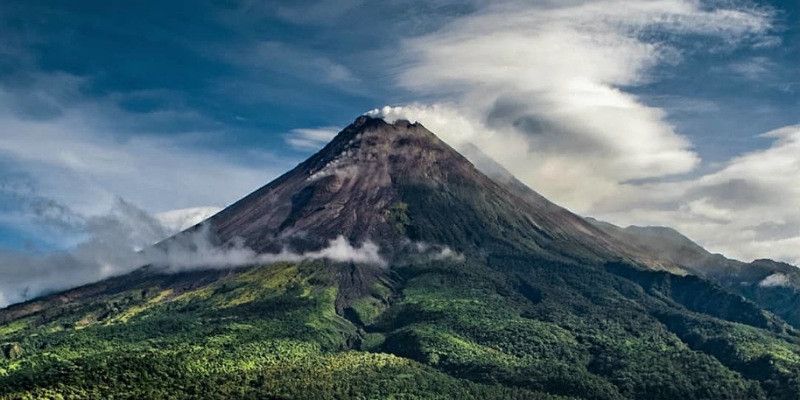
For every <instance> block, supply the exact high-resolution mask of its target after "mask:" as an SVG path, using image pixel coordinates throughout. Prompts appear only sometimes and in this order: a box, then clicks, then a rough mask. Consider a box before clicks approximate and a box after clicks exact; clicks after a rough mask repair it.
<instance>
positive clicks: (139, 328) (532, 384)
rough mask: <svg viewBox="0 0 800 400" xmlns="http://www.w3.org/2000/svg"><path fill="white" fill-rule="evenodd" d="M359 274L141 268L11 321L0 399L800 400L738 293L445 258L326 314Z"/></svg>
mask: <svg viewBox="0 0 800 400" xmlns="http://www.w3.org/2000/svg"><path fill="white" fill-rule="evenodd" d="M353 271H354V269H353V266H351V265H344V264H331V263H324V262H305V263H301V264H276V265H271V266H263V267H258V268H250V269H245V270H240V271H235V272H231V273H224V274H221V273H220V272H219V271H213V272H208V274H211V275H213V277H214V279H207V280H206V281H207V282H205V283H204V284H202V285H199V286H197V285H195V286H188V287H187V286H185V285H184V284H183V282H184V280H181V279H179V278H176V277H174V276H164V275H158V274H142V276H140V277H139V278H138V279H135V280H133V281H134V282H135V284H133V285H130V286H129V287H127V288H126V289H125V290H120V291H117V292H113V293H111V294H108V295H104V296H95V297H92V298H90V299H85V300H82V301H79V302H76V303H74V304H72V305H71V306H70V308H69V309H67V310H64V311H63V312H52V311H51V312H50V313H37V314H34V315H31V316H28V317H25V318H23V319H18V320H14V321H10V322H7V323H5V324H4V325H3V326H2V327H0V342H1V343H6V347H8V346H9V345H12V344H13V347H14V349H16V351H14V352H6V353H5V356H4V357H2V358H0V398H9V399H12V398H13V399H16V398H30V399H40V398H54V399H55V398H196V397H203V398H225V399H227V398H476V399H485V398H547V396H548V395H546V394H545V393H547V394H551V395H556V396H564V397H578V398H591V399H623V398H648V399H659V398H661V399H674V398H731V399H733V398H742V399H745V398H747V399H753V398H785V399H796V398H797V397H798V395H799V394H800V382H798V376H800V345H798V338H797V336H796V334H795V333H794V331H793V330H791V329H790V328H789V327H787V326H786V325H785V324H782V323H781V322H780V321H779V320H777V319H775V318H774V317H772V316H771V315H769V314H767V313H764V312H762V311H760V310H758V309H757V308H755V307H754V306H753V305H752V304H750V303H748V302H746V301H744V300H742V299H741V298H740V297H738V296H733V295H730V297H728V299H729V302H728V303H725V301H726V300H725V299H726V297H724V296H722V295H721V294H720V293H717V294H715V295H714V296H718V297H716V298H719V299H722V300H718V301H719V302H722V303H725V304H722V303H720V304H715V305H714V309H713V310H710V309H709V310H694V311H693V310H692V309H693V308H696V307H698V305H697V304H696V303H695V302H694V299H692V298H691V296H690V295H689V294H687V293H700V294H701V295H708V293H705V294H703V293H704V292H703V291H700V290H698V288H694V287H691V288H690V289H686V290H685V291H686V293H683V292H682V291H684V289H682V287H684V286H686V285H689V286H691V285H704V286H705V289H706V290H708V291H715V290H717V291H720V290H721V289H719V288H716V287H714V286H711V285H709V284H706V283H705V282H703V281H700V280H697V281H692V282H688V283H687V282H686V280H687V279H688V280H691V279H693V278H691V277H690V278H681V277H676V276H671V275H668V274H666V273H656V272H647V271H641V270H637V269H635V268H633V267H630V266H626V265H621V264H620V265H606V266H603V267H588V266H578V265H568V264H564V265H558V264H553V263H542V262H536V261H534V260H529V261H526V260H524V259H515V260H512V259H503V258H495V259H489V260H487V261H485V262H475V261H456V260H449V261H448V260H441V261H434V262H426V263H410V264H407V265H404V266H400V267H398V268H397V269H396V270H395V271H394V272H392V273H388V274H387V275H386V277H385V278H382V279H374V280H371V283H370V285H369V287H367V288H366V290H365V291H363V292H362V293H361V294H360V295H359V296H358V297H357V298H355V299H354V300H352V301H348V302H344V303H341V302H340V304H339V305H337V299H338V300H341V294H340V293H339V291H340V289H341V285H342V282H344V281H343V280H342V279H341V278H342V277H343V276H346V275H348V274H350V273H352V272H353ZM197 274H198V273H195V275H197ZM362 274H364V275H366V273H364V272H362ZM197 280H198V278H197V277H196V276H195V277H193V278H192V281H195V282H196V281H197ZM129 281H130V280H129ZM201 281H202V280H201ZM723 294H724V293H723ZM697 311H700V312H697ZM713 314H716V315H713ZM759 316H760V318H759ZM737 320H738V322H733V321H737ZM9 348H10V347H9Z"/></svg>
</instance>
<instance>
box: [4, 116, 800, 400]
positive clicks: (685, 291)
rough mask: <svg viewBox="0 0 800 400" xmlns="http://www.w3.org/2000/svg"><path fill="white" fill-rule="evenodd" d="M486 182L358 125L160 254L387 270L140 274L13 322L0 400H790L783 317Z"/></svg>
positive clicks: (796, 390)
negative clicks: (199, 239) (373, 257)
mask: <svg viewBox="0 0 800 400" xmlns="http://www.w3.org/2000/svg"><path fill="white" fill-rule="evenodd" d="M512 178H513V177H512ZM495 179H496V180H493V179H492V178H491V177H489V176H487V175H486V174H484V173H481V172H480V171H479V170H478V169H476V168H475V166H474V165H473V164H472V163H471V162H469V161H468V160H467V159H466V158H465V157H463V156H462V155H461V154H459V153H458V152H456V151H455V150H453V149H452V148H450V146H448V145H446V144H445V143H444V142H442V141H440V140H439V139H438V138H436V136H435V135H434V134H433V133H431V132H430V131H428V130H427V129H425V128H424V127H423V126H421V125H420V124H412V123H410V122H408V121H395V122H394V123H391V124H390V123H387V122H386V121H383V120H378V119H374V118H368V117H359V118H358V119H357V120H356V121H355V122H354V124H352V125H351V126H349V127H347V128H345V129H344V130H343V131H342V132H340V134H339V135H337V137H336V138H334V140H333V141H332V142H331V143H330V144H329V145H327V146H326V147H325V148H323V149H322V150H321V151H320V152H318V153H317V154H315V155H314V156H312V157H311V158H309V159H308V160H307V161H305V162H303V163H301V164H300V165H298V166H297V167H295V168H294V169H292V170H291V171H289V172H287V173H286V174H284V175H282V176H281V177H279V178H277V179H276V180H274V181H273V182H270V183H268V184H267V185H265V186H264V187H262V188H260V189H258V190H256V191H254V192H253V193H252V194H250V195H248V196H246V197H245V198H243V199H242V200H240V201H239V202H236V203H234V204H233V205H231V206H230V207H228V208H226V209H225V210H223V211H221V212H220V213H217V214H216V215H214V216H213V217H211V219H210V220H209V221H208V222H207V223H206V224H205V225H202V226H201V225H198V226H195V227H193V228H190V229H189V230H187V231H185V232H184V233H182V234H179V235H177V236H174V237H173V238H171V239H169V240H166V241H163V242H161V243H160V244H159V246H162V247H168V246H170V245H171V244H172V243H175V242H180V241H182V240H183V239H186V238H187V237H188V238H191V237H192V236H191V235H193V234H196V233H198V232H208V233H209V235H211V237H210V238H209V240H210V241H211V242H212V243H213V244H214V245H216V246H219V248H221V249H225V248H239V247H238V246H246V247H247V248H252V250H253V251H254V252H258V253H265V254H268V253H274V252H277V251H280V250H282V249H289V250H291V251H294V252H298V253H305V252H306V251H311V252H314V251H319V249H321V248H323V247H324V246H326V245H328V243H329V241H330V239H332V238H335V237H339V236H342V237H343V238H345V239H344V240H347V241H349V242H351V243H356V244H358V243H366V241H371V242H374V243H376V244H377V245H379V246H380V248H381V249H382V252H381V255H382V256H383V257H385V259H386V262H385V263H384V264H380V265H379V264H376V263H365V262H360V261H357V260H355V259H338V260H337V259H334V258H331V257H319V258H299V259H291V260H285V261H277V262H269V263H266V262H264V263H260V262H254V263H252V264H251V265H242V266H240V267H239V268H219V267H217V268H212V267H213V266H211V265H199V266H198V267H203V268H199V269H197V270H189V271H187V270H184V271H177V272H173V271H170V270H169V269H165V268H160V267H159V266H157V265H153V266H148V267H145V268H142V269H139V270H137V271H134V272H133V273H130V274H128V275H124V276H119V277H114V278H110V279H107V280H104V281H101V282H97V283H94V284H91V285H87V286H83V287H79V288H75V289H72V290H70V291H66V292H62V293H57V294H53V295H51V296H49V297H46V298H42V299H37V300H33V301H30V302H26V303H22V304H18V305H14V306H11V307H9V308H6V309H3V310H0V347H2V350H3V351H2V356H0V399H17V398H57V396H65V397H70V396H71V397H74V398H98V397H100V398H110V397H115V398H179V399H190V398H196V397H198V396H202V397H204V398H219V399H230V398H245V399H255V398H319V399H330V398H413V399H417V398H424V399H428V398H430V399H434V398H465V399H494V398H497V399H500V398H504V399H505V398H520V399H522V398H525V399H528V398H541V399H550V398H578V399H604V400H605V399H607V400H617V399H640V398H648V399H674V398H686V399H707V398H728V399H766V398H771V399H772V398H776V399H795V398H797V397H798V396H800V378H799V377H800V333H798V331H797V330H796V329H795V328H794V327H792V326H791V325H789V324H787V323H786V322H784V320H782V319H781V318H780V317H778V316H776V315H775V314H773V313H772V312H770V311H766V310H764V309H763V308H762V307H761V306H760V305H759V304H757V303H756V302H754V301H751V300H749V299H748V298H745V297H743V296H742V295H740V294H738V293H736V292H734V291H732V290H731V288H728V287H724V286H723V285H720V284H718V283H714V282H712V281H710V280H708V279H705V278H702V277H698V276H695V275H686V274H683V273H681V271H683V270H682V269H681V267H680V266H677V267H675V264H673V263H671V262H665V261H663V260H659V259H657V258H656V257H652V256H650V255H647V254H645V253H644V252H642V250H641V249H638V248H635V247H631V246H630V244H629V243H627V242H626V241H628V239H627V238H622V239H620V238H615V237H613V235H612V234H611V233H605V231H603V230H602V229H601V228H599V227H597V226H594V225H591V224H589V222H587V221H586V220H584V219H583V218H581V217H579V216H577V215H575V214H573V213H571V212H569V211H568V210H565V209H563V208H561V207H558V206H557V205H555V204H553V203H551V202H549V201H547V200H546V199H544V198H543V197H542V196H540V195H538V193H536V192H535V191H533V190H532V189H530V188H528V187H527V186H525V185H524V184H522V183H521V182H519V181H516V180H515V179H506V180H505V181H501V182H498V181H499V180H500V179H498V178H495ZM187 235H188V236H187ZM188 242H189V243H190V244H191V243H192V241H191V240H188ZM430 246H438V247H436V248H437V249H440V250H441V252H436V253H426V252H425V251H426V249H428V248H429V247H430ZM445 249H448V250H450V253H447V252H445V251H444V250H445ZM444 254H448V256H439V255H444ZM453 254H456V256H453ZM667 267H675V268H678V270H676V271H675V272H678V273H677V274H676V273H671V272H668V271H666V269H668V268H667ZM773 294H775V293H773ZM775 295H777V294H775Z"/></svg>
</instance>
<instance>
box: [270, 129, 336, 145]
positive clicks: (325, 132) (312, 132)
mask: <svg viewBox="0 0 800 400" xmlns="http://www.w3.org/2000/svg"><path fill="white" fill-rule="evenodd" d="M340 130H341V129H339V128H335V127H331V126H326V127H321V128H302V129H292V130H291V131H289V134H288V135H286V136H285V137H284V140H286V143H288V144H289V145H290V146H292V147H294V148H295V149H298V150H319V149H321V148H322V147H323V146H325V145H326V144H327V143H328V142H330V141H331V139H333V137H334V136H336V134H337V133H338V132H339V131H340Z"/></svg>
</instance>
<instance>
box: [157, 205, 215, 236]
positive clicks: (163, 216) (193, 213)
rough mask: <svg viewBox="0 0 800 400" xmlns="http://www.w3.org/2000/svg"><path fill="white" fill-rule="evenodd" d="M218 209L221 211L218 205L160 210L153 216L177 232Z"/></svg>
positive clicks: (198, 221) (206, 217)
mask: <svg viewBox="0 0 800 400" xmlns="http://www.w3.org/2000/svg"><path fill="white" fill-rule="evenodd" d="M220 211H222V208H220V207H190V208H181V209H178V210H170V211H164V212H160V213H158V214H156V215H155V218H156V219H157V220H158V222H160V223H161V225H163V226H164V227H165V228H167V229H168V230H170V231H172V232H174V233H177V232H180V231H182V230H185V229H188V228H190V227H192V226H194V225H197V224H199V223H201V222H203V221H205V220H206V219H208V218H209V217H211V216H212V215H214V214H216V213H218V212H220Z"/></svg>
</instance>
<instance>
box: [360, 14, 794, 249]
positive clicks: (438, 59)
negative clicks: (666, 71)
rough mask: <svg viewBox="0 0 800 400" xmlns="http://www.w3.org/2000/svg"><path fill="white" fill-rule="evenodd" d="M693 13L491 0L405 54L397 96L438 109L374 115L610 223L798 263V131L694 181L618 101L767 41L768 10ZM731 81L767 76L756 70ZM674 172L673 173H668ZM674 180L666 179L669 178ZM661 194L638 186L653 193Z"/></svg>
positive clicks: (653, 124) (640, 108) (673, 136)
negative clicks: (696, 64)
mask: <svg viewBox="0 0 800 400" xmlns="http://www.w3.org/2000/svg"><path fill="white" fill-rule="evenodd" d="M716 5H717V6H718V7H716V8H714V7H707V5H706V4H703V3H701V2H699V1H692V0H661V1H617V0H602V1H572V2H546V3H542V2H538V3H531V2H513V1H512V2H501V3H494V4H493V5H490V6H488V7H486V8H485V9H483V10H482V11H479V12H477V13H475V14H472V15H470V16H467V17H465V18H459V19H455V20H454V21H453V22H452V23H450V24H448V25H446V26H444V27H443V28H442V29H440V30H439V31H436V32H433V33H431V34H428V35H425V36H422V37H417V38H412V39H410V40H408V41H406V42H405V43H404V46H403V47H402V56H401V57H400V58H401V59H402V64H401V65H400V67H399V72H398V78H397V79H398V84H399V85H400V86H402V87H404V88H407V89H409V90H411V91H413V92H415V93H418V94H421V95H425V96H429V97H433V98H434V99H439V100H434V101H433V102H432V103H428V104H422V103H412V104H406V105H403V106H401V107H385V108H383V109H380V110H373V111H372V112H371V113H372V115H381V116H385V117H386V118H388V119H396V118H404V119H409V120H412V121H420V122H422V123H423V124H425V126H426V127H428V128H429V129H431V130H432V131H434V132H435V133H437V134H438V135H439V136H441V137H442V138H443V139H444V140H445V141H447V142H448V143H449V144H451V145H453V146H454V147H455V148H456V149H458V148H460V147H461V146H462V145H463V144H464V143H466V142H471V143H474V144H475V145H477V146H478V147H479V148H480V149H481V150H482V151H483V152H485V153H486V154H488V155H489V156H491V157H493V158H494V159H496V160H498V161H499V162H500V163H501V164H503V166H505V167H506V168H507V169H509V170H510V171H511V172H512V173H514V174H515V175H516V176H517V177H519V178H520V179H521V180H523V181H524V182H526V183H528V184H529V185H531V186H532V187H533V188H535V189H536V190H537V191H539V192H541V193H542V194H543V195H545V196H546V197H548V198H550V199H552V200H554V201H556V202H557V203H559V204H561V205H564V206H566V207H568V208H570V209H572V210H574V211H577V212H578V213H582V214H585V215H593V216H597V217H599V218H604V219H608V220H610V221H611V222H616V223H620V224H626V223H629V224H638V225H647V224H657V225H666V226H673V227H675V228H678V229H679V230H681V231H682V232H684V233H686V234H687V235H688V236H690V237H691V238H693V239H695V240H697V241H699V242H700V243H701V244H703V245H706V246H708V247H709V248H711V249H712V250H715V251H721V252H723V253H725V254H727V255H730V256H734V257H738V258H742V259H745V260H750V259H753V258H759V257H771V258H775V259H779V260H784V261H790V262H794V263H797V262H798V261H800V246H798V240H800V239H799V238H798V237H799V236H800V234H799V233H798V230H799V229H800V210H798V206H797V204H800V198H798V197H797V196H798V195H797V191H798V190H800V186H798V185H797V182H800V175H799V174H798V172H797V169H796V168H797V167H796V166H797V163H798V158H799V157H800V156H798V154H800V150H798V148H797V145H796V142H797V141H798V139H797V138H796V133H793V132H794V131H795V128H793V127H787V128H784V129H782V130H779V131H776V132H772V133H769V134H768V135H767V136H768V137H771V138H774V139H775V140H776V141H775V143H774V144H773V146H772V147H770V148H769V149H766V150H763V151H757V152H752V153H749V154H745V155H743V156H741V157H738V158H735V159H733V160H730V161H729V162H728V163H725V164H724V166H723V167H722V168H721V169H719V170H718V171H717V172H715V173H709V174H706V175H705V176H700V177H697V178H681V177H680V176H681V175H682V174H686V173H694V174H697V173H696V172H695V169H696V167H697V166H698V165H699V162H700V159H699V156H698V155H697V154H696V153H695V152H694V150H693V149H692V145H691V143H690V142H689V140H688V139H687V138H685V137H683V136H682V135H680V133H679V132H677V131H676V129H675V128H674V127H673V126H672V125H671V124H670V123H669V122H668V121H667V119H666V114H665V111H664V110H662V109H660V108H657V107H653V106H650V105H648V104H645V103H644V101H643V100H642V99H640V98H638V97H637V96H635V95H633V94H631V93H630V92H629V91H628V89H627V88H629V87H631V86H636V85H640V84H643V83H647V82H650V81H652V80H653V79H656V78H655V76H654V75H653V71H654V68H655V67H659V66H665V65H669V64H673V63H679V62H681V58H682V57H683V56H684V51H685V50H684V49H683V47H682V46H683V45H685V44H686V43H696V42H697V41H698V40H699V41H702V42H703V43H704V45H705V46H706V48H707V49H708V51H728V50H730V49H734V48H737V47H739V46H753V47H759V46H764V45H766V44H767V43H772V44H773V45H774V44H775V39H774V38H772V37H770V29H771V24H772V13H771V11H770V10H767V9H760V8H757V7H753V6H752V5H746V4H742V5H741V7H739V6H737V3H727V5H720V4H716ZM753 61H754V62H756V64H758V65H748V66H746V67H747V68H744V67H745V66H742V68H740V69H741V71H740V73H744V74H750V73H762V72H765V71H763V68H761V67H764V68H766V67H765V66H766V65H767V63H765V62H764V61H765V60H753ZM673 175H674V176H673ZM665 178H669V179H665ZM659 181H660V182H662V183H647V182H659Z"/></svg>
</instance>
